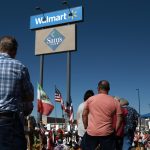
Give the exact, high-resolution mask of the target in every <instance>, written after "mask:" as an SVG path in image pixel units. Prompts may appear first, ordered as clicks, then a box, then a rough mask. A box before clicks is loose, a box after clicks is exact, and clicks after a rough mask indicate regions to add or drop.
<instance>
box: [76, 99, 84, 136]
mask: <svg viewBox="0 0 150 150" xmlns="http://www.w3.org/2000/svg"><path fill="white" fill-rule="evenodd" d="M84 104H85V102H83V103H81V104H80V105H79V107H78V110H77V122H78V135H79V136H81V137H83V135H84V133H85V132H86V130H85V129H84V125H83V119H82V114H83V109H84Z"/></svg>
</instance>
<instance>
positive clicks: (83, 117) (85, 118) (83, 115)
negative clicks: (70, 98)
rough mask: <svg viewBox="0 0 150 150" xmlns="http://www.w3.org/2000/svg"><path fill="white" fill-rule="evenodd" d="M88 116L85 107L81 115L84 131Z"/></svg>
mask: <svg viewBox="0 0 150 150" xmlns="http://www.w3.org/2000/svg"><path fill="white" fill-rule="evenodd" d="M88 114H89V109H88V108H87V107H85V108H84V110H83V114H82V120H83V125H84V128H85V129H87V126H88Z"/></svg>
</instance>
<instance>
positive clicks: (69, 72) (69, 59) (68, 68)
mask: <svg viewBox="0 0 150 150" xmlns="http://www.w3.org/2000/svg"><path fill="white" fill-rule="evenodd" d="M70 85H71V53H70V52H67V102H68V104H70V91H71V86H70Z"/></svg>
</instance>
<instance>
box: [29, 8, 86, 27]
mask: <svg viewBox="0 0 150 150" xmlns="http://www.w3.org/2000/svg"><path fill="white" fill-rule="evenodd" d="M70 14H71V15H70ZM82 20H83V13H82V6H79V7H75V8H70V10H69V9H65V10H59V11H55V12H50V13H44V14H40V15H36V16H31V17H30V29H36V28H42V27H48V26H54V25H58V24H64V23H71V22H76V21H82Z"/></svg>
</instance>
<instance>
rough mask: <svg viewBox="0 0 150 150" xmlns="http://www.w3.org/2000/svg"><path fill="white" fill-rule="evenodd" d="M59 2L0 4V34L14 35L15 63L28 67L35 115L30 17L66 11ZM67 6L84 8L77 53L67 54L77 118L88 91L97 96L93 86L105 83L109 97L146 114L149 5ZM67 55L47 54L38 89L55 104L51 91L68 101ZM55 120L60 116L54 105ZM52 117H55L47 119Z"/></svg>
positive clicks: (36, 77)
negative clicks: (43, 91) (17, 47)
mask: <svg viewBox="0 0 150 150" xmlns="http://www.w3.org/2000/svg"><path fill="white" fill-rule="evenodd" d="M62 2H63V1H61V0H27V1H20V0H13V1H10V0H5V1H3V2H2V4H1V5H0V19H1V21H0V27H1V29H0V35H1V36H3V35H13V36H15V37H16V39H17V40H18V42H19V49H18V54H17V59H19V60H21V61H22V62H23V63H24V64H25V65H26V66H27V67H28V68H29V72H30V76H31V81H32V83H33V85H34V88H35V90H34V91H35V100H34V111H33V114H34V115H35V116H36V111H37V109H36V97H37V96H36V92H37V82H39V81H40V66H39V65H40V59H39V56H35V31H31V30H30V29H29V24H30V16H33V15H37V14H40V13H41V12H39V11H37V10H35V7H36V6H39V7H41V8H42V9H43V10H44V11H45V12H52V11H56V10H61V9H66V7H65V6H64V5H62ZM68 2H69V4H70V6H71V7H76V6H80V5H81V4H82V2H83V3H84V11H85V12H84V22H81V23H77V51H75V52H72V53H71V97H72V101H73V106H74V112H75V113H76V111H77V107H78V105H79V104H80V103H81V102H82V101H83V95H84V92H85V91H86V90H88V89H92V90H94V92H95V94H96V93H97V83H98V82H99V80H102V79H106V80H108V81H109V82H110V86H111V90H110V95H115V96H120V97H124V98H126V99H128V100H129V102H130V105H131V106H133V107H134V108H136V109H137V110H138V95H137V91H136V89H137V88H139V90H140V100H141V114H145V113H149V112H150V100H149V99H150V92H149V91H150V69H149V66H150V42H149V41H150V9H149V8H150V1H149V0H143V1H141V0H114V1H112V0H99V1H98V0H87V1H81V0H68ZM66 72H67V53H60V54H52V55H46V56H45V60H44V82H43V88H44V90H45V92H46V93H47V94H48V96H49V97H50V99H51V101H52V103H54V86H55V85H56V86H57V88H58V89H59V90H60V91H61V93H62V97H63V99H64V101H66V97H67V73H66ZM56 107H57V116H58V117H61V111H60V105H59V104H57V105H56ZM51 116H55V113H54V111H53V113H52V114H51Z"/></svg>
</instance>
